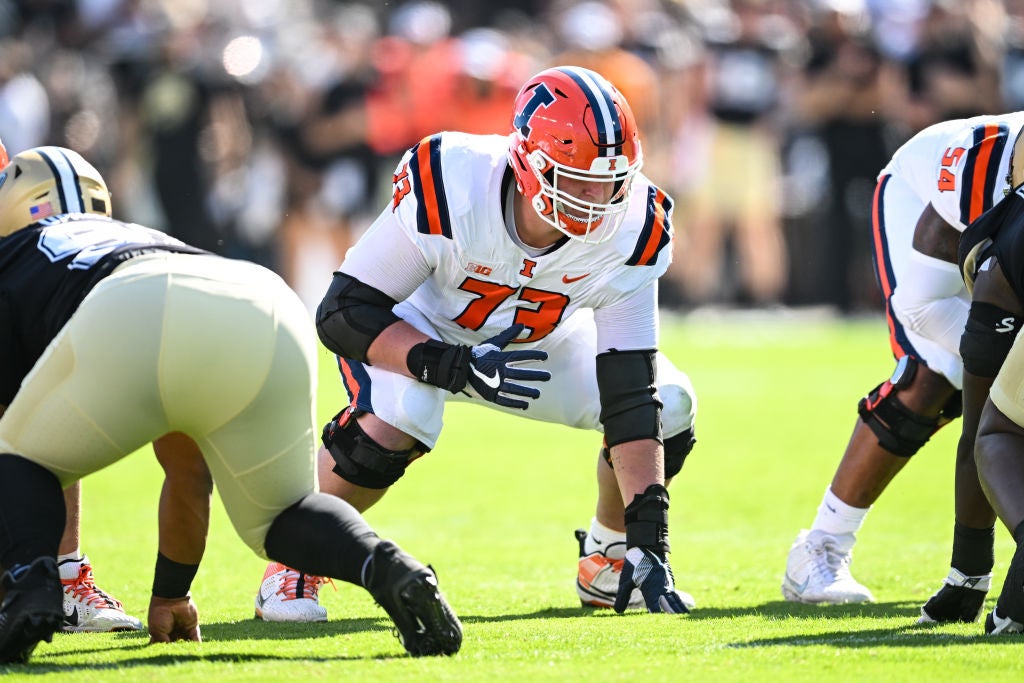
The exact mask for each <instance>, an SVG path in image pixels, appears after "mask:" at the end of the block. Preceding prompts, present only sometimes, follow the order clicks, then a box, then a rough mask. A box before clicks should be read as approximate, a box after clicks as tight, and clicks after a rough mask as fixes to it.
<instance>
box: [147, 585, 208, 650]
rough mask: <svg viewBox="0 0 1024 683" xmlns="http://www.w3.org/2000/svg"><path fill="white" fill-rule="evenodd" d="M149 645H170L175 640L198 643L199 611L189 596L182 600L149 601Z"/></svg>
mask: <svg viewBox="0 0 1024 683" xmlns="http://www.w3.org/2000/svg"><path fill="white" fill-rule="evenodd" d="M147 621H148V626H149V642H150V643H170V642H173V641H175V640H194V641H195V642H197V643H199V642H202V640H203V638H202V636H201V635H200V634H199V610H198V609H197V608H196V603H194V602H193V601H192V596H191V595H186V596H185V597H183V598H158V597H157V596H155V595H154V596H152V597H151V598H150V599H149V617H148V619H147Z"/></svg>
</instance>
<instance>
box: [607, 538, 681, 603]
mask: <svg viewBox="0 0 1024 683" xmlns="http://www.w3.org/2000/svg"><path fill="white" fill-rule="evenodd" d="M634 588H639V589H640V593H641V594H642V595H643V596H644V602H645V603H646V604H647V611H648V612H666V613H669V614H686V613H687V612H689V611H690V610H689V609H688V608H687V606H686V605H685V604H684V601H683V598H682V596H680V594H679V593H678V592H676V586H675V579H674V578H673V576H672V567H670V566H669V564H668V560H667V559H666V558H665V556H664V555H662V554H661V553H660V552H658V551H656V550H652V549H650V548H630V549H629V550H627V551H626V559H625V561H624V562H623V563H622V575H621V576H620V577H619V592H618V594H617V595H616V596H615V611H616V612H618V613H619V614H622V613H623V612H625V611H626V606H627V605H628V604H629V596H630V595H631V594H632V593H633V589H634Z"/></svg>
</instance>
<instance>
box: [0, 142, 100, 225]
mask: <svg viewBox="0 0 1024 683" xmlns="http://www.w3.org/2000/svg"><path fill="white" fill-rule="evenodd" d="M65 213H92V214H98V215H101V216H109V215H110V192H109V191H108V190H107V184H106V183H105V182H104V181H103V177H102V176H101V175H100V173H99V171H97V170H96V169H95V168H94V167H93V165H92V164H90V163H89V162H88V161H86V160H85V159H83V158H82V156H81V155H80V154H79V153H78V152H75V151H73V150H70V149H66V148H64V147H33V148H32V149H27V150H25V151H24V152H19V153H18V154H15V155H14V157H12V158H11V160H10V162H9V163H8V164H7V165H6V166H5V167H4V168H3V172H2V173H0V237H5V236H7V235H10V234H11V233H12V232H15V231H17V230H20V229H21V228H24V227H25V226H28V225H31V224H32V223H35V222H36V221H40V220H42V219H44V218H47V217H49V216H58V215H61V214H65Z"/></svg>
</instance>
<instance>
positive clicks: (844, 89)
mask: <svg viewBox="0 0 1024 683" xmlns="http://www.w3.org/2000/svg"><path fill="white" fill-rule="evenodd" d="M866 9H867V8H866V6H865V5H864V3H863V1H862V0H817V1H816V3H815V9H814V12H813V15H812V25H811V28H810V31H809V34H808V47H809V49H808V58H807V61H806V64H805V66H804V71H803V78H802V81H801V82H800V83H799V84H798V87H797V88H796V89H795V93H796V101H797V111H798V114H799V116H800V120H801V122H802V124H803V125H805V126H808V127H809V128H810V129H811V130H812V131H813V132H814V134H815V135H816V136H817V138H818V139H819V140H820V141H821V143H822V144H823V146H824V149H825V153H826V155H827V159H828V169H827V170H828V173H827V177H828V196H827V198H826V200H827V210H826V211H825V213H824V217H823V218H824V219H823V220H819V221H816V224H815V225H812V226H809V227H810V230H809V231H808V232H810V233H812V234H809V235H806V236H803V237H802V238H801V239H796V240H793V244H792V245H791V246H792V251H791V253H792V254H793V256H794V260H795V261H796V262H798V263H800V264H801V265H800V268H802V269H815V270H816V271H817V272H816V278H815V279H816V282H817V283H818V284H819V287H820V288H819V290H818V292H817V297H818V301H820V302H824V303H828V304H831V305H834V306H836V307H838V308H839V310H841V311H844V312H845V311H851V310H854V309H863V308H868V307H869V304H872V303H875V304H877V303H878V301H877V296H876V294H875V288H874V287H872V286H870V283H871V282H872V280H873V277H874V276H873V271H872V265H871V245H870V239H871V216H870V209H871V196H872V193H873V192H874V188H875V182H876V178H877V176H878V172H879V170H881V168H882V167H883V166H884V165H885V164H886V162H887V161H888V159H889V156H890V154H891V152H892V151H893V150H892V149H891V148H890V145H889V139H890V138H889V120H890V119H889V117H887V116H886V114H887V111H888V110H889V108H890V107H891V106H892V105H893V104H894V103H895V102H896V101H898V100H900V99H902V98H903V96H902V94H901V92H900V90H899V85H898V84H899V83H900V82H901V81H900V80H899V78H898V75H897V73H896V72H895V69H896V67H895V66H894V65H893V64H892V63H891V62H889V61H888V60H887V59H886V58H885V57H884V56H883V55H882V53H881V51H880V50H879V48H878V46H877V44H876V43H875V40H874V38H873V36H872V34H871V32H870V29H871V26H870V23H869V16H868V14H867V11H866Z"/></svg>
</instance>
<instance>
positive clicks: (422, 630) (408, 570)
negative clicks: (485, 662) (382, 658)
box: [363, 541, 462, 657]
mask: <svg viewBox="0 0 1024 683" xmlns="http://www.w3.org/2000/svg"><path fill="white" fill-rule="evenodd" d="M363 585H364V586H366V589H367V590H368V591H370V594H371V595H372V596H373V599H374V600H376V601H377V604H379V605H380V606H381V607H383V608H384V611H385V612H387V613H388V616H390V617H391V620H392V621H393V622H395V628H396V629H397V631H398V633H397V635H398V639H399V640H400V641H401V642H402V645H403V646H404V647H405V650H406V652H408V653H409V654H410V655H412V656H413V657H422V656H424V655H453V654H455V653H456V652H458V651H459V647H461V645H462V624H461V623H459V618H458V617H457V616H455V612H454V611H453V610H452V608H451V607H450V606H449V605H448V603H447V602H446V601H445V599H444V596H443V595H442V594H441V591H440V589H439V588H438V586H437V575H436V574H435V573H434V570H433V568H431V567H427V566H425V565H423V564H421V563H420V562H418V561H417V560H416V559H415V558H413V557H412V556H411V555H409V554H408V553H406V552H405V551H403V550H402V549H401V548H399V547H398V546H397V545H395V544H394V543H392V542H391V541H381V542H380V544H378V545H377V547H376V548H374V549H373V555H371V556H370V562H369V563H368V566H367V569H366V571H365V573H364V577H363Z"/></svg>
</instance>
